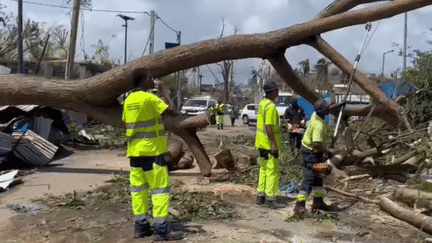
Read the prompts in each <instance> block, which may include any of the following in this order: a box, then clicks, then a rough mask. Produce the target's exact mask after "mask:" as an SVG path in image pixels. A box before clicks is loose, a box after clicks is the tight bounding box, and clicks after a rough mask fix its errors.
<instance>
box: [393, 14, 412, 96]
mask: <svg viewBox="0 0 432 243" xmlns="http://www.w3.org/2000/svg"><path fill="white" fill-rule="evenodd" d="M407 36H408V13H407V12H405V18H404V44H403V45H404V46H403V51H402V76H401V79H402V82H405V72H406V56H407V53H406V52H407ZM396 75H397V74H396ZM399 86H400V80H398V79H396V88H395V91H394V94H393V96H394V97H395V98H396V96H398V95H399V94H398V93H399V92H398V89H399Z"/></svg>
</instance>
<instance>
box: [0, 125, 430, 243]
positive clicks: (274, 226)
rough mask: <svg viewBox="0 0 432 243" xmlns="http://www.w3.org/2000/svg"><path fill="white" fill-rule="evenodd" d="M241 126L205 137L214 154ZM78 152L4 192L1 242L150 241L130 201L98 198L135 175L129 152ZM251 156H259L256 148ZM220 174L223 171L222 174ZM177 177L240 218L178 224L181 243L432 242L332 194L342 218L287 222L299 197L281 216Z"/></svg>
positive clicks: (243, 193)
mask: <svg viewBox="0 0 432 243" xmlns="http://www.w3.org/2000/svg"><path fill="white" fill-rule="evenodd" d="M239 123H240V121H239V120H237V124H238V125H237V126H234V127H231V126H226V127H225V129H224V130H217V129H216V128H214V127H208V128H206V129H204V130H202V131H199V132H198V136H199V137H200V138H201V140H202V142H203V144H204V145H205V147H206V149H207V151H208V152H209V154H212V153H214V152H216V151H217V146H219V145H218V144H216V143H215V142H214V138H215V137H217V136H227V137H229V138H233V139H234V138H235V137H238V136H239V135H240V136H241V135H245V134H246V135H248V134H249V135H253V134H254V128H253V127H249V126H246V125H243V124H241V125H240V124H239ZM71 153H72V154H71V155H70V156H67V157H65V158H61V159H58V160H56V161H54V162H52V163H51V166H49V167H46V168H42V169H37V170H35V171H33V172H29V173H28V174H27V175H25V176H23V177H22V179H23V183H22V184H19V185H15V186H13V187H12V188H10V189H9V190H7V191H6V192H3V193H1V194H0V215H1V217H0V238H1V239H2V240H1V242H151V240H150V239H134V238H133V218H132V215H131V213H130V203H129V201H125V200H123V201H122V200H116V201H113V200H100V199H98V198H100V197H98V195H100V193H101V191H102V189H101V186H103V185H105V184H106V183H105V181H107V180H109V179H111V178H113V176H112V173H125V174H127V173H128V170H129V163H128V160H127V158H125V157H124V150H96V151H91V150H73V151H71ZM250 153H254V149H253V147H250ZM27 172H28V171H27ZM221 173H224V170H223V169H222V170H216V171H215V174H221ZM170 179H171V181H172V182H173V184H176V185H181V186H180V187H183V188H182V189H183V190H188V191H189V192H211V193H213V194H214V195H217V196H218V197H220V199H221V200H223V201H224V202H225V203H227V204H229V205H231V206H232V207H233V209H234V211H235V212H236V217H235V218H230V219H219V220H199V221H192V222H175V223H174V227H175V228H176V229H178V230H183V231H184V232H185V236H186V238H185V239H184V240H181V241H180V242H377V243H378V242H389V243H390V242H423V239H424V238H425V237H427V235H424V234H423V233H421V232H420V231H419V230H417V229H416V228H414V227H412V226H411V225H409V224H407V223H405V222H402V221H400V220H397V219H394V218H392V217H391V216H388V215H387V214H386V213H384V212H382V211H380V210H379V208H378V207H377V206H375V205H367V204H363V203H360V202H353V201H351V200H350V199H349V198H345V197H342V196H340V195H335V194H332V193H330V194H329V196H328V198H327V199H326V200H328V202H331V203H335V204H337V205H338V206H339V207H344V206H347V207H348V205H351V204H352V205H351V206H350V207H348V208H347V209H345V210H343V211H341V212H338V213H337V216H335V217H333V216H332V215H326V216H324V217H320V218H317V217H310V218H306V219H303V220H288V221H287V219H288V218H289V217H290V216H291V215H292V213H291V212H292V209H293V207H294V201H292V199H286V198H285V199H284V198H281V200H284V201H285V202H288V206H287V207H286V208H283V209H278V210H270V209H266V208H263V207H258V206H255V205H254V196H255V188H253V187H250V186H246V185H241V184H234V183H231V182H212V181H211V180H210V182H209V183H203V178H202V177H200V173H199V168H198V167H197V166H195V167H194V168H192V169H189V170H183V171H174V172H172V173H171V175H170ZM74 192H76V193H81V194H82V195H84V197H83V198H82V201H83V202H84V203H83V204H77V205H75V206H74V207H55V208H50V207H47V206H44V205H41V204H40V203H39V202H37V201H36V202H34V201H32V199H36V198H47V197H48V196H49V195H54V196H65V195H66V196H67V195H69V196H71V195H72V196H73V195H74ZM66 196H65V197H66ZM72 202H73V201H72ZM57 203H62V202H57ZM69 203H70V201H69ZM308 204H310V202H308ZM11 205H13V206H11ZM11 208H12V209H15V210H12V209H11ZM17 211H19V212H17ZM336 218H337V219H338V220H335V219H336Z"/></svg>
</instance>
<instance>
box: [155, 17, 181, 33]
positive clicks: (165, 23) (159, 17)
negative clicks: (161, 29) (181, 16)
mask: <svg viewBox="0 0 432 243" xmlns="http://www.w3.org/2000/svg"><path fill="white" fill-rule="evenodd" d="M156 19H160V21H162V23H163V24H164V25H165V26H166V27H168V29H170V30H172V31H174V32H175V33H178V31H177V30H175V29H173V28H171V27H170V26H169V25H167V24H166V23H165V21H163V19H161V17H159V15H157V14H156Z"/></svg>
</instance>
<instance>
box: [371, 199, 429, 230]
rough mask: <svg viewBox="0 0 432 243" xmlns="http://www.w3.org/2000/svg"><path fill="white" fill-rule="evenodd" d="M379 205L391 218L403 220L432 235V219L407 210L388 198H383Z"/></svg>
mask: <svg viewBox="0 0 432 243" xmlns="http://www.w3.org/2000/svg"><path fill="white" fill-rule="evenodd" d="M378 205H379V206H380V208H381V210H383V211H385V212H386V213H388V214H390V215H391V216H393V217H395V218H398V219H400V220H403V221H405V222H407V223H409V224H411V225H413V226H414V227H416V228H417V229H420V230H421V231H424V232H426V233H428V234H432V217H429V216H426V215H424V214H422V213H419V212H414V211H411V210H409V209H405V208H403V207H401V206H399V205H397V204H396V203H394V202H393V201H391V200H390V199H388V198H386V197H383V198H381V199H380V200H379V202H378Z"/></svg>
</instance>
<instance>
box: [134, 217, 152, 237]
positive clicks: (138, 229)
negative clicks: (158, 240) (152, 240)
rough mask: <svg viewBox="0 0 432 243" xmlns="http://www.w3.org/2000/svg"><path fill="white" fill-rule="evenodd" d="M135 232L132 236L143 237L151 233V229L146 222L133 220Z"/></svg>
mask: <svg viewBox="0 0 432 243" xmlns="http://www.w3.org/2000/svg"><path fill="white" fill-rule="evenodd" d="M134 228H135V232H134V238H144V237H147V236H151V235H152V234H153V230H152V229H151V227H150V224H149V223H148V222H139V221H135V227H134Z"/></svg>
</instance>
